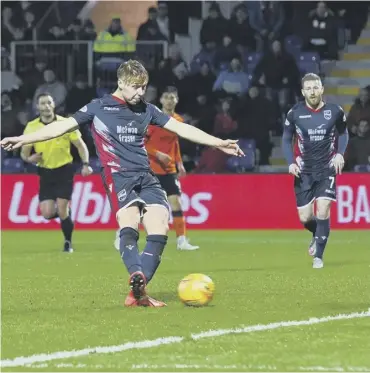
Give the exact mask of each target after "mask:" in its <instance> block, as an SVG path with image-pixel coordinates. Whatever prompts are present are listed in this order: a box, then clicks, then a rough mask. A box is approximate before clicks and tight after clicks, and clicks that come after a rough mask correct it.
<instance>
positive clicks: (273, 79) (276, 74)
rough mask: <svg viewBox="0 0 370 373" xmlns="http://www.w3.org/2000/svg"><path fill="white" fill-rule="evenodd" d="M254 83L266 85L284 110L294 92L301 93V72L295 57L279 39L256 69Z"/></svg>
mask: <svg viewBox="0 0 370 373" xmlns="http://www.w3.org/2000/svg"><path fill="white" fill-rule="evenodd" d="M253 83H254V84H255V85H260V86H264V87H266V93H267V95H268V97H269V98H270V99H272V100H274V101H276V102H277V103H278V104H279V106H280V110H281V111H282V112H285V111H286V109H287V106H288V104H289V103H290V102H291V96H292V93H295V94H296V95H297V96H299V94H300V72H299V69H298V66H297V64H296V62H295V59H294V57H293V56H292V55H291V54H290V53H287V52H286V51H285V50H284V49H283V48H282V45H281V43H280V42H279V41H277V40H276V41H274V42H273V43H272V46H271V49H270V50H269V51H268V52H267V53H266V54H265V55H264V56H263V57H262V58H261V60H260V61H259V62H258V64H257V66H256V68H255V70H254V78H253Z"/></svg>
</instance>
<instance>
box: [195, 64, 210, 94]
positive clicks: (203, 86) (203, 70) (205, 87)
mask: <svg viewBox="0 0 370 373" xmlns="http://www.w3.org/2000/svg"><path fill="white" fill-rule="evenodd" d="M192 80H193V87H194V95H195V96H199V95H205V96H211V95H212V87H213V83H214V82H215V80H216V77H215V76H214V74H213V72H212V71H211V69H210V66H209V64H208V63H207V62H203V63H202V64H201V65H200V70H199V72H198V73H197V74H195V75H193V79H192Z"/></svg>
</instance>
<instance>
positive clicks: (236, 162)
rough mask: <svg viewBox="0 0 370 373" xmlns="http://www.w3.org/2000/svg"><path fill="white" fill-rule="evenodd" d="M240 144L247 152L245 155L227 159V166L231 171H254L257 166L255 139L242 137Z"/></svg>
mask: <svg viewBox="0 0 370 373" xmlns="http://www.w3.org/2000/svg"><path fill="white" fill-rule="evenodd" d="M239 146H240V148H241V149H242V150H243V152H244V153H245V157H235V156H233V157H230V158H229V159H228V160H227V164H226V165H227V168H228V170H229V171H231V172H237V173H241V172H245V171H252V170H253V169H254V167H255V166H256V143H255V141H254V140H249V139H240V140H239Z"/></svg>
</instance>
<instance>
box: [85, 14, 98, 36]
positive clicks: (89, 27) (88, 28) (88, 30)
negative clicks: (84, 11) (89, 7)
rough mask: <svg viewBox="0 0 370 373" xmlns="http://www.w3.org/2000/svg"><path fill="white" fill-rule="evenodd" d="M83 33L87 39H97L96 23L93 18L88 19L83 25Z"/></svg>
mask: <svg viewBox="0 0 370 373" xmlns="http://www.w3.org/2000/svg"><path fill="white" fill-rule="evenodd" d="M83 35H84V39H85V40H95V39H96V36H97V35H96V31H95V25H94V23H93V22H92V21H91V19H87V20H86V21H85V23H84V25H83Z"/></svg>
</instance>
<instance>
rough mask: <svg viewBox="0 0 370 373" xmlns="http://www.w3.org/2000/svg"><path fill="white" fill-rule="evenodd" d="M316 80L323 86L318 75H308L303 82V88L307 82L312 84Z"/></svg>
mask: <svg viewBox="0 0 370 373" xmlns="http://www.w3.org/2000/svg"><path fill="white" fill-rule="evenodd" d="M316 80H318V81H319V82H320V83H321V84H322V82H321V78H320V77H319V76H318V75H317V74H314V73H308V74H306V75H305V76H304V77H303V78H302V81H301V82H302V87H303V85H304V83H305V82H312V81H316Z"/></svg>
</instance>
